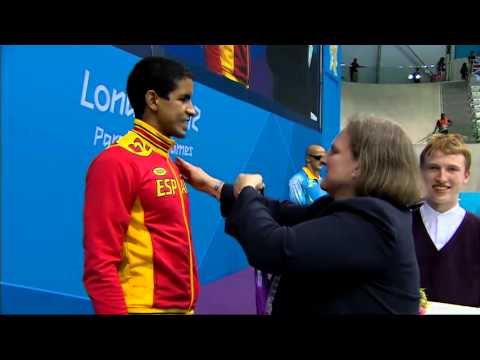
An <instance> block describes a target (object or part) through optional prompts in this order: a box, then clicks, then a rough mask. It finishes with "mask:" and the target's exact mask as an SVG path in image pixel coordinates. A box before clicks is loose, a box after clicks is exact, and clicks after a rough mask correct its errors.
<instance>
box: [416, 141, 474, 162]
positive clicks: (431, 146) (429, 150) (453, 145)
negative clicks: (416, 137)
mask: <svg viewBox="0 0 480 360" xmlns="http://www.w3.org/2000/svg"><path fill="white" fill-rule="evenodd" d="M435 151H440V152H442V153H443V154H445V155H463V157H464V158H465V170H466V171H470V165H471V163H472V154H471V152H470V150H469V149H468V147H467V145H466V144H465V142H464V141H463V136H462V135H460V134H435V135H433V136H432V139H431V140H430V141H429V142H428V144H427V146H425V148H424V149H423V151H422V153H421V154H420V166H421V167H423V166H424V165H425V162H426V158H427V157H428V156H431V155H432V154H433V153H434V152H435Z"/></svg>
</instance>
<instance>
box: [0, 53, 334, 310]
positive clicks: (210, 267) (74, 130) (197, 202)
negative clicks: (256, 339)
mask: <svg viewBox="0 0 480 360" xmlns="http://www.w3.org/2000/svg"><path fill="white" fill-rule="evenodd" d="M324 48H325V50H326V51H324V70H325V68H326V67H329V66H330V55H331V52H330V51H329V46H324ZM338 53H339V52H338ZM138 60H139V58H138V57H137V56H135V55H132V54H130V53H128V52H125V51H124V50H121V49H119V48H116V47H113V46H2V47H1V66H2V68H1V112H0V113H1V125H2V131H1V140H2V145H1V146H2V155H1V156H2V179H3V184H2V185H3V186H2V189H1V191H2V197H1V201H2V204H1V205H2V227H1V236H2V243H1V276H2V277H1V279H0V280H1V287H2V288H1V291H2V292H1V294H2V298H1V301H2V302H1V306H2V308H1V312H2V313H7V314H16V313H17V314H18V313H30V314H35V313H54V314H61V313H91V311H92V310H91V306H90V302H89V301H88V297H87V295H86V292H85V289H84V287H83V284H82V266H83V249H82V210H83V192H84V185H85V183H84V180H85V174H86V171H87V168H88V165H89V164H90V162H91V161H92V159H93V158H94V157H95V156H96V155H97V154H98V153H99V152H100V151H101V150H103V149H104V148H105V147H106V146H108V145H109V144H110V143H111V142H113V141H115V139H116V138H117V137H119V136H121V135H122V134H124V133H125V132H126V131H128V130H129V129H130V128H131V125H132V120H133V111H132V109H131V107H130V104H129V103H128V99H127V97H126V94H125V87H126V79H127V76H128V73H129V72H130V70H131V69H132V67H133V65H134V63H136V62H137V61H138ZM338 63H340V59H339V60H338ZM323 86H324V89H323V93H324V94H325V95H324V99H323V101H322V113H323V121H324V128H323V131H322V133H319V132H318V131H315V130H312V129H309V128H307V127H304V126H302V125H299V124H297V123H295V122H292V121H289V120H287V119H285V118H282V117H280V116H278V115H275V114H273V113H270V112H268V111H266V110H264V109H261V108H259V107H257V106H254V105H252V104H249V103H245V102H243V101H241V100H239V99H237V98H234V97H231V96H228V95H226V94H223V93H221V92H220V91H218V90H215V89H212V88H210V87H208V86H205V85H202V84H201V83H199V82H197V83H196V84H195V92H194V97H193V101H194V103H195V105H196V106H197V107H198V109H199V110H200V115H199V116H197V117H196V118H195V119H194V120H193V121H192V122H191V124H190V129H189V131H188V134H187V137H186V138H185V139H183V140H181V141H178V146H177V147H176V148H175V150H174V156H175V155H180V156H182V157H184V158H185V159H186V160H188V161H191V162H193V163H195V164H198V165H200V166H202V167H203V168H205V169H206V170H207V171H208V172H211V173H212V174H214V175H215V176H217V177H219V178H222V179H225V180H227V181H233V180H234V178H235V176H236V175H237V174H238V173H240V172H260V173H262V174H263V175H264V178H265V182H266V184H267V195H270V196H273V197H277V198H287V183H288V179H289V178H290V177H291V176H292V175H293V173H294V172H296V171H297V170H298V168H299V167H300V166H301V165H302V164H303V157H304V150H305V147H306V145H308V144H309V143H314V142H315V143H318V142H320V143H321V144H323V145H324V146H327V147H328V146H329V145H330V142H331V140H332V139H333V137H334V136H335V135H336V133H337V132H338V129H339V124H340V121H339V116H340V83H339V79H338V75H336V74H335V72H334V71H331V70H329V69H327V71H325V72H324V78H323ZM190 196H191V214H192V227H193V238H194V243H195V249H196V253H197V258H198V264H199V271H200V279H201V285H202V286H204V285H206V284H208V283H210V282H213V281H215V280H218V279H221V278H223V277H226V276H228V275H231V274H234V273H236V272H239V271H241V270H243V269H245V268H247V267H248V264H247V262H246V259H245V256H244V254H243V253H242V251H241V250H240V247H239V246H238V245H237V244H236V242H235V241H234V240H232V239H231V238H230V237H228V236H227V235H225V234H224V232H223V226H224V224H223V220H222V219H221V217H220V214H219V210H218V204H217V203H216V201H214V200H213V199H211V198H209V197H207V196H206V195H204V194H201V193H198V192H196V191H194V190H193V189H190ZM252 296H253V294H252Z"/></svg>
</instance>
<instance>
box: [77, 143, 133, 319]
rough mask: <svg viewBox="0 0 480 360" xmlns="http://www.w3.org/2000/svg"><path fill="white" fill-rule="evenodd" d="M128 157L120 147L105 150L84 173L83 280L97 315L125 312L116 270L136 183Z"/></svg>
mask: <svg viewBox="0 0 480 360" xmlns="http://www.w3.org/2000/svg"><path fill="white" fill-rule="evenodd" d="M129 156H130V154H128V153H126V152H124V150H123V149H119V148H111V149H108V150H106V151H104V152H103V153H101V154H100V155H99V156H98V157H97V158H96V159H95V160H94V161H93V162H92V164H91V165H90V168H89V169H88V173H87V179H86V189H85V206H84V214H83V215H84V238H83V246H84V277H83V280H84V284H85V288H86V289H87V292H88V294H89V296H90V298H91V300H92V302H93V306H94V309H95V312H96V313H97V314H127V307H126V303H125V298H124V294H123V290H122V287H121V285H120V278H119V274H118V270H119V267H120V264H121V261H122V254H123V242H124V237H125V234H126V232H127V229H128V224H129V221H130V210H131V208H132V206H133V203H134V201H135V197H136V193H137V190H136V189H137V186H138V184H139V173H138V171H137V169H136V167H135V164H134V163H133V162H132V161H129V158H128V157H129Z"/></svg>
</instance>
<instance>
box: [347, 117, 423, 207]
mask: <svg viewBox="0 0 480 360" xmlns="http://www.w3.org/2000/svg"><path fill="white" fill-rule="evenodd" d="M346 131H347V132H348V135H349V136H350V147H351V150H352V154H353V157H354V159H355V160H357V161H359V164H360V176H359V178H358V181H357V184H356V188H355V192H356V194H357V196H373V197H378V198H382V199H386V200H389V201H391V202H393V203H395V204H397V205H402V206H410V205H413V204H415V203H417V202H418V201H419V200H420V176H419V169H418V162H417V157H416V155H415V150H414V149H413V145H412V142H411V140H410V139H409V137H408V136H407V134H406V133H405V131H404V130H403V129H402V128H401V127H400V125H398V124H397V123H395V122H394V121H391V120H389V119H385V118H381V117H377V116H375V115H365V114H355V115H353V116H352V117H350V118H349V119H348V124H347V127H346Z"/></svg>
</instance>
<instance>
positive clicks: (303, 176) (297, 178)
mask: <svg viewBox="0 0 480 360" xmlns="http://www.w3.org/2000/svg"><path fill="white" fill-rule="evenodd" d="M306 176H307V174H305V172H304V171H303V170H300V171H299V172H297V173H295V174H294V175H293V176H292V177H291V178H290V182H303V181H304V180H305V179H306Z"/></svg>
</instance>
